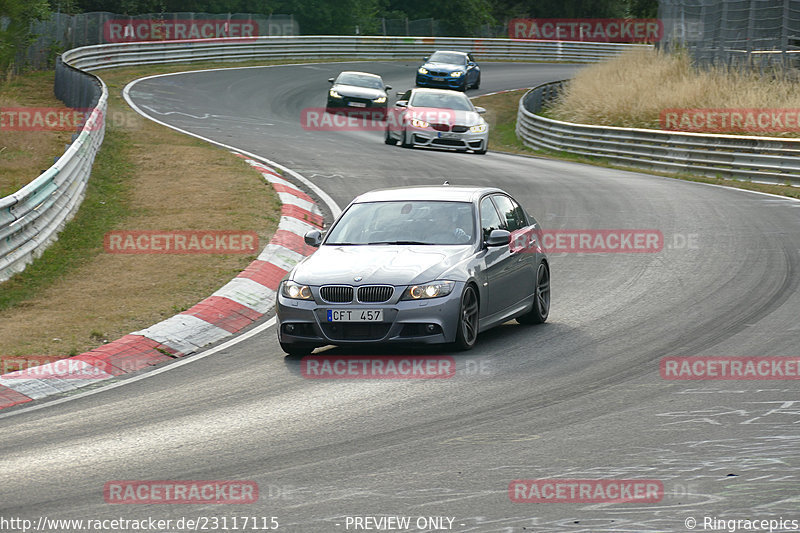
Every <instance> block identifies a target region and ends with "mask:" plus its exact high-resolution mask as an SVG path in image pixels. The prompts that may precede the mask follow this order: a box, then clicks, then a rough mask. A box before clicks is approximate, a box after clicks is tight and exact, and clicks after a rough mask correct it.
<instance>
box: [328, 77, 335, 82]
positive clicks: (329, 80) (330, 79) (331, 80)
mask: <svg viewBox="0 0 800 533" xmlns="http://www.w3.org/2000/svg"><path fill="white" fill-rule="evenodd" d="M334 81H336V80H335V79H333V78H328V83H333V82H334Z"/></svg>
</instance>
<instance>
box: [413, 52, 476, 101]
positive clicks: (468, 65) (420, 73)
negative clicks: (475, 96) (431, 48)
mask: <svg viewBox="0 0 800 533" xmlns="http://www.w3.org/2000/svg"><path fill="white" fill-rule="evenodd" d="M417 85H418V86H419V87H440V88H444V89H456V90H459V91H466V90H467V89H470V88H472V89H479V88H480V86H481V68H480V67H479V66H478V64H477V63H476V62H475V59H474V58H473V57H472V54H470V53H468V52H451V51H439V52H435V53H434V54H433V55H432V56H430V57H426V58H425V63H424V64H423V65H422V66H421V67H419V68H418V69H417Z"/></svg>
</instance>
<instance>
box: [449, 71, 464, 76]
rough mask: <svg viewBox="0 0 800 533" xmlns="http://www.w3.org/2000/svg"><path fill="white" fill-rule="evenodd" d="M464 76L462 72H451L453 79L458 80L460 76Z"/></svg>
mask: <svg viewBox="0 0 800 533" xmlns="http://www.w3.org/2000/svg"><path fill="white" fill-rule="evenodd" d="M462 74H464V73H463V72H462V71H460V70H454V71H453V72H451V73H450V75H451V76H452V77H454V78H458V77H459V76H461V75H462Z"/></svg>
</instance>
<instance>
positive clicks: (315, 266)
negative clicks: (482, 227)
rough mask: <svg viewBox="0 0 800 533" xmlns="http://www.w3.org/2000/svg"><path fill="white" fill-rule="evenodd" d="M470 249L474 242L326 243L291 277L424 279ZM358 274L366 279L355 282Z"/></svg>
mask: <svg viewBox="0 0 800 533" xmlns="http://www.w3.org/2000/svg"><path fill="white" fill-rule="evenodd" d="M471 253H472V245H454V246H438V245H416V246H414V245H411V246H398V245H380V244H374V245H364V246H336V245H324V246H321V247H320V248H319V250H317V251H316V252H315V253H314V254H313V255H311V256H310V257H307V258H306V259H305V260H304V261H303V262H301V263H300V264H298V265H297V266H296V267H295V269H294V271H293V272H292V275H291V279H293V280H294V281H296V282H297V283H301V284H304V285H325V284H345V285H366V284H373V283H381V284H389V285H409V284H414V283H425V282H428V281H433V280H436V279H439V276H441V275H442V274H443V273H445V272H447V271H448V270H449V269H451V268H452V267H453V266H455V265H457V264H458V263H460V262H461V261H463V260H464V259H466V258H467V257H468V256H469V255H470V254H471ZM357 276H361V277H362V278H363V279H362V280H360V281H358V282H356V281H355V280H354V278H355V277H357ZM456 281H457V280H456Z"/></svg>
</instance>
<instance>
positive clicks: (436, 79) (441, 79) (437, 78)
mask: <svg viewBox="0 0 800 533" xmlns="http://www.w3.org/2000/svg"><path fill="white" fill-rule="evenodd" d="M433 81H444V78H439V77H434V78H433Z"/></svg>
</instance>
